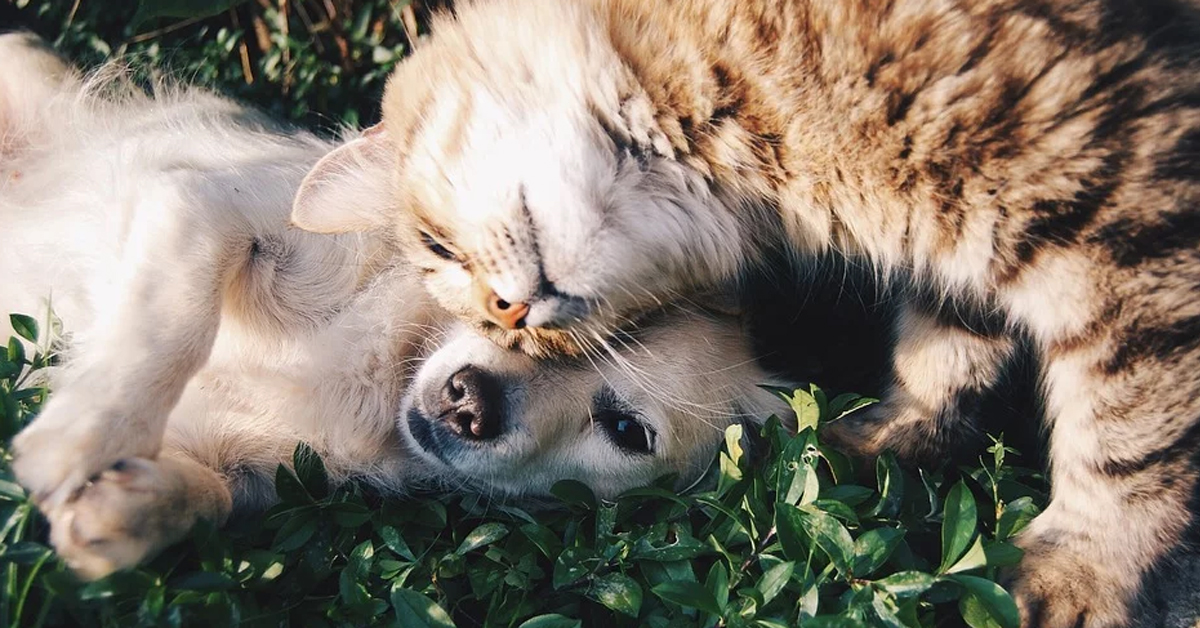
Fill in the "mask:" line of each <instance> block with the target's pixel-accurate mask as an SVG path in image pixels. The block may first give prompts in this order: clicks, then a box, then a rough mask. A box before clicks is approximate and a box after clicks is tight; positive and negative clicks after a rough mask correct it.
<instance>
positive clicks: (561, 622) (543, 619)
mask: <svg viewBox="0 0 1200 628" xmlns="http://www.w3.org/2000/svg"><path fill="white" fill-rule="evenodd" d="M582 625H583V622H581V621H579V620H578V619H571V618H570V617H567V616H565V615H559V614H557V613H551V614H548V615H538V616H536V617H530V618H529V619H526V620H525V621H523V622H521V624H520V625H519V626H517V628H580V626H582Z"/></svg>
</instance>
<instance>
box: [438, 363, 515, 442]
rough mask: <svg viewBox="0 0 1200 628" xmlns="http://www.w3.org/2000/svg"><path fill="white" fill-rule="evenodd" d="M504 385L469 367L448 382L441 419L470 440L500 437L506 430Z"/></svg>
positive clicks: (441, 402)
mask: <svg viewBox="0 0 1200 628" xmlns="http://www.w3.org/2000/svg"><path fill="white" fill-rule="evenodd" d="M501 394H502V393H501V389H500V382H498V381H497V380H496V378H495V377H494V376H493V375H490V374H489V373H487V372H486V371H483V370H482V369H478V368H475V367H473V366H466V367H463V368H461V369H459V370H458V371H456V372H455V373H454V374H453V375H451V376H450V379H448V380H446V385H445V386H443V387H442V396H441V399H440V405H441V407H440V408H439V411H438V418H439V419H440V420H441V421H442V422H444V423H445V424H446V426H447V427H448V428H450V431H452V432H454V433H455V434H457V435H458V436H460V437H461V438H465V439H467V440H476V441H485V440H491V439H493V438H496V437H497V436H499V435H500V432H501V431H502V428H503V415H502V412H501V405H502V403H503V400H502V399H501Z"/></svg>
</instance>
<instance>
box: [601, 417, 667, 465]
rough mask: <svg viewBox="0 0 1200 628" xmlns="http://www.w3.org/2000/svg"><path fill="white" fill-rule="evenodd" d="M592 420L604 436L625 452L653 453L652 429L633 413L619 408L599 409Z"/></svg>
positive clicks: (637, 453)
mask: <svg viewBox="0 0 1200 628" xmlns="http://www.w3.org/2000/svg"><path fill="white" fill-rule="evenodd" d="M594 421H595V423H596V425H597V426H598V427H599V428H600V429H601V430H602V431H603V432H604V434H605V436H607V437H608V439H609V440H611V441H612V442H613V444H614V445H616V446H617V448H619V449H621V450H623V451H625V452H626V453H630V454H636V455H649V454H652V453H654V436H655V435H654V430H651V429H649V428H647V427H646V426H645V425H644V424H642V422H641V421H639V420H638V419H637V417H635V416H634V415H632V414H628V413H625V412H621V411H619V410H601V411H599V412H597V413H596V415H595V416H594Z"/></svg>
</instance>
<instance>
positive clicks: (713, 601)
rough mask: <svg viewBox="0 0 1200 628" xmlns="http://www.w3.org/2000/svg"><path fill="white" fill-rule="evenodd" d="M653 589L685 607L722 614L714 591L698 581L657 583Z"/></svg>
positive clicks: (665, 598)
mask: <svg viewBox="0 0 1200 628" xmlns="http://www.w3.org/2000/svg"><path fill="white" fill-rule="evenodd" d="M651 591H653V592H654V594H655V595H657V596H658V597H660V598H662V599H663V600H666V601H668V602H672V603H674V604H678V605H680V606H683V607H685V608H694V609H697V610H701V611H704V612H706V613H708V614H710V615H713V616H718V617H719V616H720V615H721V608H720V607H719V606H718V605H717V598H715V597H713V594H712V591H709V590H708V588H707V587H705V586H704V585H702V584H700V583H698V582H664V583H662V584H659V585H656V586H655V587H654V588H653V589H651Z"/></svg>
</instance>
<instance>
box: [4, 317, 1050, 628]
mask: <svg viewBox="0 0 1200 628" xmlns="http://www.w3.org/2000/svg"><path fill="white" fill-rule="evenodd" d="M13 323H14V328H15V329H17V331H18V333H21V334H22V335H24V336H26V337H27V338H34V337H36V327H37V324H36V322H35V321H33V320H32V319H29V318H27V317H19V316H17V317H14V318H13ZM0 356H3V357H2V358H0V408H3V413H2V414H0V418H2V422H0V427H2V429H0V432H2V436H3V439H4V440H3V442H4V443H5V451H4V457H3V461H2V462H0V569H2V570H3V572H4V574H5V577H4V579H3V598H2V600H0V618H2V620H3V621H5V622H7V625H12V626H77V625H78V626H114V627H115V626H120V627H127V626H160V625H166V626H188V625H200V624H201V623H205V624H208V625H215V626H225V625H244V626H282V625H300V626H396V625H398V626H452V625H457V626H522V627H528V628H533V627H548V626H555V627H557V626H564V627H565V626H579V625H590V626H761V627H763V628H772V627H775V626H791V625H796V624H798V623H800V622H802V621H803V622H804V625H806V626H860V625H861V626H865V625H882V626H944V625H960V624H961V623H962V622H963V621H966V622H967V623H968V624H970V625H971V626H977V627H981V628H982V627H985V626H1015V625H1016V622H1017V619H1016V609H1015V606H1014V605H1013V602H1012V600H1011V598H1010V597H1009V596H1008V594H1007V593H1006V592H1004V590H1003V589H1002V588H1000V587H999V586H998V585H996V584H995V582H994V580H995V578H996V576H997V574H998V570H999V569H1000V568H1002V567H1003V566H1006V565H1012V564H1014V563H1015V562H1016V561H1017V560H1018V559H1019V557H1020V552H1019V550H1017V549H1016V548H1015V547H1013V546H1012V545H1011V544H1010V543H1009V541H1010V539H1011V538H1012V537H1013V535H1014V534H1015V533H1017V532H1018V531H1019V530H1020V529H1021V528H1022V527H1023V526H1024V525H1025V524H1026V523H1027V522H1028V521H1029V520H1030V519H1032V517H1033V516H1034V515H1035V514H1036V513H1037V512H1038V509H1039V504H1042V503H1044V499H1045V495H1044V493H1043V492H1042V491H1040V490H1038V489H1037V488H1035V487H1038V486H1041V484H1042V479H1041V477H1040V476H1039V475H1037V474H1036V473H1033V472H1032V471H1029V470H1025V469H1021V468H1018V467H1014V466H1012V465H1011V464H1010V463H1009V456H1011V455H1012V454H1013V453H1014V452H1013V451H1012V449H1011V448H1008V447H1005V446H1004V444H1003V443H1002V442H1001V441H999V440H997V441H996V442H994V443H993V445H992V446H991V447H990V448H989V449H988V451H987V455H984V456H981V457H980V459H979V464H978V465H977V466H972V467H964V468H958V469H950V468H946V469H938V470H928V469H926V470H917V471H915V472H914V471H910V470H905V469H903V468H901V467H900V466H899V465H898V464H897V463H896V461H895V459H894V458H892V457H891V456H890V455H885V456H883V457H881V458H879V459H878V460H877V461H876V463H875V468H874V481H873V482H867V483H859V482H858V481H857V480H856V478H860V477H862V476H863V473H862V471H863V469H861V468H856V465H861V463H856V462H855V461H852V460H849V459H847V458H846V457H845V456H843V455H841V454H840V453H838V452H836V451H833V450H831V449H829V448H827V447H825V446H823V445H822V444H821V441H820V437H819V434H820V426H821V425H823V424H826V423H828V422H829V421H832V420H836V419H837V418H838V417H839V416H841V415H844V414H846V413H848V412H853V411H854V409H855V408H856V407H859V406H861V405H862V404H863V400H861V399H860V398H858V397H857V396H854V395H840V396H838V397H835V398H833V399H829V398H827V397H826V395H825V394H824V393H823V392H822V391H821V390H820V389H818V388H816V387H812V388H810V389H807V390H795V391H786V390H778V391H776V392H777V393H778V394H780V395H782V396H784V397H785V398H787V399H788V400H789V402H790V403H791V405H792V406H793V408H794V409H795V410H796V412H797V415H798V417H799V418H800V425H801V429H800V432H799V434H790V433H787V432H786V431H785V430H784V429H782V428H781V427H780V425H779V422H778V420H776V419H774V418H771V419H769V420H768V421H767V423H766V425H765V427H763V428H762V432H761V434H760V435H759V436H760V437H761V440H762V443H763V445H764V446H763V451H764V452H765V453H764V454H763V455H762V456H761V457H760V458H759V459H757V460H753V461H752V460H750V459H749V457H748V456H747V455H745V454H744V452H743V451H742V449H741V446H740V445H739V443H740V442H741V436H742V434H741V433H740V430H741V429H743V428H742V427H741V426H734V427H731V428H730V430H729V431H728V432H727V433H726V443H725V447H724V448H723V450H722V452H721V453H720V455H719V458H718V459H717V460H714V463H713V467H712V469H711V470H710V473H711V479H712V482H710V485H711V489H710V490H706V491H703V492H697V493H694V494H690V495H677V494H675V493H674V492H673V491H672V490H670V486H671V482H670V478H664V480H663V481H661V482H659V483H656V484H655V485H652V486H648V487H645V488H642V489H638V490H633V491H630V492H628V493H627V494H625V495H624V496H622V497H621V498H619V499H618V500H616V501H615V502H604V501H597V500H596V498H595V497H594V496H593V495H592V493H591V491H589V490H588V489H587V487H586V486H584V485H582V484H580V483H578V482H573V481H564V482H560V483H559V484H558V485H556V486H555V488H554V494H555V496H556V497H557V501H558V504H557V505H556V507H555V508H552V509H548V510H538V511H533V512H531V511H527V510H523V509H521V508H520V507H517V506H514V505H504V504H494V503H493V504H486V503H482V502H480V501H478V500H477V499H476V498H474V497H471V496H461V495H429V496H425V497H422V498H414V499H410V500H407V501H405V502H396V501H389V500H382V499H380V498H378V497H377V496H375V495H373V494H372V493H371V491H370V489H369V487H363V486H358V485H353V484H352V485H348V486H343V487H339V488H336V489H334V490H330V489H329V487H328V486H327V481H326V478H325V472H324V468H323V466H322V464H321V462H320V459H319V457H318V456H316V455H315V454H314V453H313V452H312V451H311V450H310V449H308V448H307V447H306V446H305V445H303V444H299V445H298V446H297V449H296V453H295V456H294V460H293V464H292V465H291V467H286V466H283V465H281V466H280V467H279V469H278V471H277V474H276V478H275V487H276V491H277V493H278V494H279V496H280V498H281V503H280V504H279V505H277V506H275V507H274V508H272V509H271V510H270V511H269V512H267V513H266V515H265V516H262V517H257V518H254V519H252V520H247V521H241V522H238V523H235V524H234V525H233V526H231V527H230V528H228V529H226V530H221V531H217V530H214V529H212V528H211V527H208V526H205V525H201V526H198V528H197V529H196V530H195V531H194V532H193V535H192V537H191V538H190V539H189V540H188V541H187V542H185V543H182V544H180V545H179V546H176V547H174V548H172V549H170V550H168V551H167V552H165V553H164V554H163V555H161V556H159V557H158V558H157V559H155V560H154V561H152V562H151V563H150V564H148V565H145V566H144V567H142V568H139V569H136V570H131V571H127V572H123V573H118V574H115V575H113V576H110V577H108V578H106V579H104V580H101V581H98V582H93V583H81V582H79V581H77V580H75V579H74V578H73V577H72V576H71V575H70V574H69V573H68V572H67V571H66V570H65V567H64V566H63V565H62V564H61V563H60V562H59V561H58V560H57V559H56V558H55V557H54V555H53V553H52V551H51V549H50V548H49V547H48V546H47V545H46V544H45V543H46V542H45V538H46V532H47V531H46V526H45V522H44V521H43V520H42V519H41V518H40V516H39V515H38V514H37V512H36V509H35V508H34V507H33V505H32V504H31V503H30V502H29V501H28V499H27V496H26V495H25V493H24V491H23V490H22V489H21V488H20V487H19V486H18V485H17V484H16V483H15V482H14V480H13V477H12V474H11V471H10V469H9V467H8V462H9V456H8V454H7V443H8V442H9V440H10V439H11V437H12V435H13V434H14V433H15V432H16V431H17V430H19V429H20V428H21V427H22V426H23V425H25V424H27V423H28V422H29V421H30V420H32V419H33V418H34V417H35V416H36V413H37V410H38V408H39V407H40V406H41V404H42V403H44V402H45V400H46V398H47V396H48V395H49V394H50V393H49V391H47V390H45V389H44V388H40V387H30V386H29V385H28V384H29V382H32V381H36V379H37V378H36V377H32V375H33V374H34V373H35V372H36V371H37V370H38V369H40V368H44V367H45V366H46V365H48V364H51V363H53V360H54V358H53V355H52V353H51V352H50V351H48V350H46V349H45V348H43V349H42V350H39V351H37V352H35V353H34V354H33V355H26V352H25V350H24V349H23V344H22V343H21V342H20V341H18V339H16V338H13V339H11V341H10V342H9V343H8V345H7V348H6V351H4V352H0ZM867 471H869V469H867Z"/></svg>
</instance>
